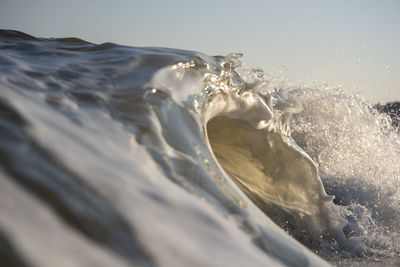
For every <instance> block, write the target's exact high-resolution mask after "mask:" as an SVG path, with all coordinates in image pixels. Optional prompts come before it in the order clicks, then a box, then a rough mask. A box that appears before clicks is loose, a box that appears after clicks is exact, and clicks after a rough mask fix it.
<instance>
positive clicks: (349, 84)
mask: <svg viewBox="0 0 400 267" xmlns="http://www.w3.org/2000/svg"><path fill="white" fill-rule="evenodd" d="M0 28H3V29H14V30H20V31H23V32H25V33H28V34H31V35H34V36H37V37H67V36H74V37H79V38H81V39H85V40H88V41H91V42H95V43H102V42H115V43H118V44H124V45H130V46H163V47H174V48H181V49H189V50H197V51H201V52H204V53H206V54H209V55H215V54H220V55H226V54H229V53H231V52H242V53H244V55H245V56H244V58H243V61H244V62H245V63H246V64H247V65H249V66H252V67H260V68H262V69H264V70H265V71H267V72H273V73H277V72H278V71H279V70H281V69H282V68H285V69H287V72H286V74H285V75H286V76H287V78H288V79H289V80H290V81H292V82H294V83H297V82H300V83H306V82H308V81H314V80H316V81H317V84H318V83H321V84H322V83H324V82H327V83H329V84H331V85H342V86H343V90H344V91H345V92H348V93H349V94H350V93H355V92H357V93H360V94H361V95H363V96H364V97H366V98H367V99H369V100H370V101H373V102H377V101H381V102H383V101H388V100H400V0H380V1H379V0H374V1H372V0H336V1H328V0H319V1H312V0H304V1H300V0H292V1H289V0H276V1H268V0H265V1H261V0H260V1H253V0H246V1H245V0H242V1H236V0H230V1H222V0H220V1H218V0H214V1H211V0H197V1H190V0H186V1H184V0H181V1H174V0H169V1H168V0H164V1H162V0H153V1H152V0H141V1H136V0H119V1H111V0H104V1H103V0H80V1H78V0H68V1H65V0H64V1H56V0H0Z"/></svg>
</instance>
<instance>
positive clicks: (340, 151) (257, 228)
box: [0, 30, 400, 267]
mask: <svg viewBox="0 0 400 267" xmlns="http://www.w3.org/2000/svg"><path fill="white" fill-rule="evenodd" d="M240 56H241V55H240V54H234V53H233V54H229V55H227V56H209V55H205V54H203V53H200V52H195V51H185V50H178V49H170V48H159V47H128V46H121V45H117V44H113V43H104V44H99V45H97V44H92V43H89V42H86V41H83V40H80V39H78V38H61V39H45V38H36V37H33V36H30V35H27V34H25V33H21V32H17V31H12V30H0V266H7V267H8V266H11V267H12V266H41V267H42V266H49V267H52V266H107V267H108V266H174V267H175V266H329V265H338V266H399V265H400V164H399V162H400V161H399V160H400V136H399V130H398V121H399V117H398V115H399V114H400V113H399V105H398V104H396V103H391V104H388V105H386V106H384V105H376V104H377V103H369V102H367V101H365V100H363V99H361V98H360V97H357V96H349V95H346V94H344V93H343V92H342V91H341V90H340V89H338V88H335V87H327V86H321V87H312V88H310V87H307V86H301V85H299V86H288V85H287V84H285V83H283V82H281V81H280V79H279V78H276V77H271V76H270V75H268V74H267V73H264V72H263V71H262V70H260V69H253V68H251V67H241V62H240V60H239V57H240ZM394 100H395V99H394ZM385 108H386V109H385Z"/></svg>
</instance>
